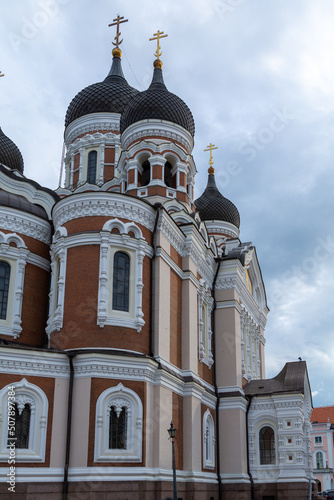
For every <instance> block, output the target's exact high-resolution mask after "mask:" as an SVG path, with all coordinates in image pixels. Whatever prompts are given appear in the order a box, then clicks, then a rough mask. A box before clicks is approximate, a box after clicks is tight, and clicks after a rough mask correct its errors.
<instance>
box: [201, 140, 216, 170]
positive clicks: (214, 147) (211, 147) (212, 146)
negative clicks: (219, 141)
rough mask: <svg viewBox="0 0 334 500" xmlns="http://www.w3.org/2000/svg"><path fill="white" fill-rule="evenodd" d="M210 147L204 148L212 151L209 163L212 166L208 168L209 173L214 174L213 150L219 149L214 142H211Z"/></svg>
mask: <svg viewBox="0 0 334 500" xmlns="http://www.w3.org/2000/svg"><path fill="white" fill-rule="evenodd" d="M207 148H208V149H204V151H210V159H209V165H210V167H209V168H208V173H209V174H214V173H215V169H214V168H213V166H212V165H213V164H214V161H213V158H212V150H213V149H218V146H215V145H214V144H211V142H210V144H209V145H208V146H207Z"/></svg>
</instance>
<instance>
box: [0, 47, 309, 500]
mask: <svg viewBox="0 0 334 500" xmlns="http://www.w3.org/2000/svg"><path fill="white" fill-rule="evenodd" d="M158 42H159V40H158ZM157 53H158V56H157V57H158V58H157V59H156V60H155V62H154V71H153V78H152V83H151V85H150V86H149V88H148V89H147V90H146V91H144V92H139V91H137V90H136V89H134V88H132V87H130V86H129V84H128V83H127V81H126V79H125V77H124V74H123V71H122V67H121V50H120V48H119V46H118V38H117V37H116V47H115V48H114V50H113V60H112V66H111V69H110V71H109V73H108V75H107V76H106V78H105V79H104V80H103V81H102V82H99V83H95V84H93V85H90V86H89V87H87V88H85V89H83V90H82V91H80V92H79V93H78V94H77V95H76V96H75V97H74V99H73V100H72V101H71V102H70V104H69V107H68V110H67V113H66V118H65V145H66V154H65V157H64V167H65V168H64V177H65V180H64V185H63V187H60V188H58V189H57V190H55V191H52V190H50V189H46V188H43V187H41V186H40V185H38V184H37V183H36V182H35V181H33V180H31V179H29V178H27V177H25V175H24V174H23V159H22V156H21V154H20V152H19V150H18V148H17V146H16V145H15V144H14V143H13V142H12V141H11V140H10V139H9V138H8V137H6V135H5V134H4V133H3V132H2V131H1V133H0V164H1V165H0V299H1V301H0V302H1V318H0V336H1V345H0V352H1V354H0V356H1V358H0V359H1V364H0V370H1V387H0V389H1V390H0V409H1V410H0V411H1V417H0V433H1V455H0V460H1V461H0V465H1V466H2V470H3V471H4V473H3V474H2V476H1V481H2V482H1V483H0V486H1V489H0V498H8V491H11V496H10V498H29V496H30V495H31V497H32V498H35V499H45V498H46V497H48V498H50V500H51V499H60V498H63V499H64V498H68V499H71V500H74V499H79V498H80V499H81V498H83V499H86V498H87V499H93V498H96V495H103V496H102V498H108V499H115V500H116V499H117V500H121V499H124V500H125V499H128V498H130V496H131V498H133V499H134V500H137V499H138V500H139V499H140V500H142V499H143V500H153V499H165V498H167V497H170V496H171V494H172V493H171V492H172V488H173V471H172V447H171V443H170V442H169V441H168V433H167V430H168V428H169V427H170V423H171V421H172V422H173V425H174V427H175V428H176V430H177V431H176V439H175V463H176V476H177V487H178V498H179V499H182V500H190V499H196V500H197V499H198V500H199V499H201V500H202V499H203V500H212V499H214V500H218V499H219V500H221V499H222V498H224V499H229V500H246V499H252V500H253V499H255V500H264V499H266V500H269V499H270V500H273V499H279V498H289V499H292V498H293V499H306V498H309V492H310V488H311V487H312V454H311V448H310V415H311V410H312V401H311V393H310V386H309V381H308V376H307V369H306V364H305V362H303V361H300V362H292V363H287V364H286V365H285V367H283V368H282V371H281V372H280V373H279V374H278V375H277V377H275V378H274V379H271V380H267V379H265V366H264V346H265V338H264V329H265V325H266V317H267V313H268V311H269V310H268V306H267V301H266V294H265V288H264V283H263V280H262V275H261V270H260V266H259V262H258V259H257V255H256V250H255V247H254V246H253V245H252V244H251V243H249V242H242V241H241V240H240V238H239V226H240V216H239V212H238V210H237V208H236V207H235V205H234V204H233V203H232V202H231V201H229V200H228V199H227V198H225V197H224V196H223V195H222V194H221V193H220V192H219V190H218V188H217V186H216V183H215V174H214V169H213V168H212V161H211V156H210V168H209V171H208V183H207V187H206V189H205V190H204V192H203V194H202V195H201V196H200V197H199V198H198V199H197V200H195V199H194V182H195V174H196V166H195V161H194V158H193V156H192V150H193V146H194V133H195V126H194V120H193V116H192V113H191V111H190V109H189V108H188V106H187V105H186V104H185V103H184V101H183V100H182V99H180V98H179V97H178V96H176V95H175V94H173V93H171V92H169V91H168V90H167V88H166V86H165V83H164V79H163V72H162V62H161V60H160V59H159V50H157ZM171 83H172V82H171ZM209 149H210V155H211V152H212V145H210V146H209ZM9 459H13V460H14V464H15V465H12V464H11V463H10V462H9ZM10 467H14V468H12V469H11V468H10ZM12 483H14V485H12ZM9 488H13V489H12V490H9Z"/></svg>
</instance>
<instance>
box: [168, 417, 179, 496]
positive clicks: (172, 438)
mask: <svg viewBox="0 0 334 500" xmlns="http://www.w3.org/2000/svg"><path fill="white" fill-rule="evenodd" d="M167 430H168V434H169V439H170V440H171V442H172V452H173V500H177V489H176V470H175V451H174V438H175V434H176V429H174V427H173V422H172V421H171V423H170V428H169V429H167Z"/></svg>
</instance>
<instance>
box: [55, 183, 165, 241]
mask: <svg viewBox="0 0 334 500" xmlns="http://www.w3.org/2000/svg"><path fill="white" fill-rule="evenodd" d="M93 216H104V217H118V218H123V219H127V220H130V221H133V222H137V223H139V224H142V225H143V226H145V227H146V228H147V229H149V230H150V231H153V229H154V223H155V210H154V208H153V207H151V206H150V205H148V204H147V203H145V202H143V201H141V200H138V199H137V198H134V197H132V196H131V197H130V196H125V195H123V194H120V193H114V192H93V193H92V192H90V193H80V194H74V195H72V196H68V197H67V198H63V199H62V200H60V201H59V202H58V203H57V205H55V207H54V210H53V220H54V225H55V228H56V229H57V228H58V227H59V226H62V225H63V224H65V223H66V222H68V221H70V220H74V219H78V218H81V217H93Z"/></svg>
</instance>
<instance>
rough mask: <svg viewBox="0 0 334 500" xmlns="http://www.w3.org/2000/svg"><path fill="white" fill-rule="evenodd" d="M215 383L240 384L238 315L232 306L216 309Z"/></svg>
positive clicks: (223, 384)
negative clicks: (216, 360) (216, 361)
mask: <svg viewBox="0 0 334 500" xmlns="http://www.w3.org/2000/svg"><path fill="white" fill-rule="evenodd" d="M216 359H218V360H219V361H218V363H217V385H218V387H222V386H236V385H237V386H239V387H241V386H242V377H241V343H240V315H239V312H238V311H237V309H236V308H235V307H233V306H231V307H228V308H226V309H219V303H217V309H216Z"/></svg>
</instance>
